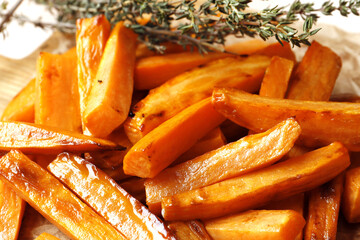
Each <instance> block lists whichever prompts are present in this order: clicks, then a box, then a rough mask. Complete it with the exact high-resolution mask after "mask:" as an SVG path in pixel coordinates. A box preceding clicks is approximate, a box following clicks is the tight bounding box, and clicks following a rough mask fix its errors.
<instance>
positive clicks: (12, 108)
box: [1, 78, 35, 122]
mask: <svg viewBox="0 0 360 240" xmlns="http://www.w3.org/2000/svg"><path fill="white" fill-rule="evenodd" d="M34 105H35V78H34V79H32V80H31V81H30V82H29V83H28V84H27V85H26V86H25V87H24V88H23V89H22V90H21V91H20V92H19V93H18V94H17V95H16V96H15V97H14V98H13V99H12V100H11V101H10V103H9V104H8V105H7V106H6V108H5V110H4V112H3V114H2V116H1V121H20V122H34Z"/></svg>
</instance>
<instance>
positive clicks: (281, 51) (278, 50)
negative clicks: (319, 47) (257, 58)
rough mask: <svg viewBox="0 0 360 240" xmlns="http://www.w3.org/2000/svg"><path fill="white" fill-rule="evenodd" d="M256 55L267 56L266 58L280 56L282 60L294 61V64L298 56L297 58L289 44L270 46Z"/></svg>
mask: <svg viewBox="0 0 360 240" xmlns="http://www.w3.org/2000/svg"><path fill="white" fill-rule="evenodd" d="M254 54H259V55H265V56H269V57H273V56H279V57H282V58H286V59H289V60H291V61H293V62H294V63H296V56H295V54H294V52H293V51H292V50H291V46H290V44H289V43H287V42H283V45H281V44H280V43H278V42H277V43H273V44H270V45H269V46H267V47H265V48H262V49H260V50H259V51H257V52H255V53H254Z"/></svg>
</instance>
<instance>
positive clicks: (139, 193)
mask: <svg viewBox="0 0 360 240" xmlns="http://www.w3.org/2000/svg"><path fill="white" fill-rule="evenodd" d="M144 182H145V179H144V178H130V179H127V180H125V181H124V182H121V183H120V187H122V188H123V189H124V190H125V191H127V192H128V193H129V194H130V195H131V196H133V197H134V198H136V199H137V200H138V201H139V202H141V203H145V200H146V195H145V186H144Z"/></svg>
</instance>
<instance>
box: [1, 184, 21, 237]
mask: <svg viewBox="0 0 360 240" xmlns="http://www.w3.org/2000/svg"><path fill="white" fill-rule="evenodd" d="M24 210H25V202H24V201H23V200H22V199H21V198H20V197H18V196H17V195H16V193H15V192H14V191H13V190H12V189H11V188H10V187H9V186H7V185H6V184H5V183H4V182H3V181H2V180H0V219H1V223H0V239H4V240H5V239H6V240H16V239H18V234H19V230H20V225H21V220H22V217H23V214H24Z"/></svg>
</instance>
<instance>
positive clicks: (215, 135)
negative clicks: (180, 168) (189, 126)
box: [171, 127, 226, 165]
mask: <svg viewBox="0 0 360 240" xmlns="http://www.w3.org/2000/svg"><path fill="white" fill-rule="evenodd" d="M225 144H226V139H225V136H224V134H223V133H222V132H221V130H220V128H218V127H217V128H215V129H213V130H211V131H210V132H208V133H207V134H206V135H205V136H204V137H203V138H201V139H200V140H199V141H198V142H197V143H195V144H194V145H193V146H192V147H191V148H190V149H189V150H187V151H186V152H185V153H183V154H182V155H181V156H180V157H178V158H177V159H176V160H175V162H173V163H172V164H171V165H177V164H179V163H183V162H186V161H188V160H190V159H193V158H196V157H198V156H200V155H203V154H205V153H207V152H210V151H212V150H215V149H218V148H219V147H222V146H224V145H225Z"/></svg>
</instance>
